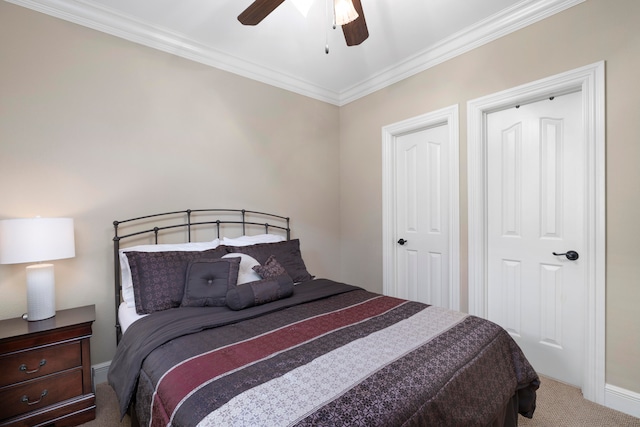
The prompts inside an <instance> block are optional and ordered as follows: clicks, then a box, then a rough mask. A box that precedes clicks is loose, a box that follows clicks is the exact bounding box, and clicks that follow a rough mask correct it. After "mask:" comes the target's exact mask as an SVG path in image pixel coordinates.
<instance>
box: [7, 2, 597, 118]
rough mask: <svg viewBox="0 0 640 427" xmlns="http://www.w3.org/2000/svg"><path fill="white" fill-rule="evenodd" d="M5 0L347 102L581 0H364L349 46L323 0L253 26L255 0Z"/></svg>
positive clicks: (281, 10)
mask: <svg viewBox="0 0 640 427" xmlns="http://www.w3.org/2000/svg"><path fill="white" fill-rule="evenodd" d="M6 1H9V2H11V3H15V4H18V5H21V6H25V7H28V8H30V9H34V10H37V11H40V12H44V13H46V14H49V15H52V16H55V17H58V18H62V19H65V20H68V21H71V22H75V23H78V24H81V25H84V26H87V27H90V28H93V29H96V30H99V31H103V32H105V33H109V34H112V35H115V36H118V37H122V38H124V39H127V40H131V41H134V42H136V43H140V44H143V45H146V46H150V47H153V48H156V49H160V50H162V51H165V52H169V53H172V54H175V55H179V56H182V57H185V58H188V59H192V60H195V61H198V62H201V63H204V64H207V65H210V66H213V67H216V68H220V69H223V70H226V71H230V72H232V73H236V74H239V75H242V76H245V77H248V78H251V79H254V80H258V81H261V82H264V83H267V84H270V85H274V86H277V87H281V88H284V89H287V90H290V91H293V92H296V93H300V94H302V95H306V96H309V97H312V98H316V99H320V100H322V101H325V102H329V103H332V104H335V105H344V104H346V103H348V102H351V101H353V100H355V99H358V98H360V97H362V96H364V95H367V94H369V93H372V92H374V91H376V90H378V89H381V88H383V87H385V86H388V85H390V84H392V83H395V82H397V81H399V80H402V79H404V78H406V77H408V76H411V75H413V74H415V73H417V72H420V71H423V70H425V69H427V68H429V67H432V66H434V65H436V64H438V63H440V62H443V61H445V60H447V59H450V58H452V57H454V56H456V55H459V54H461V53H464V52H466V51H468V50H470V49H473V48H475V47H478V46H480V45H482V44H484V43H487V42H490V41H491V40H494V39H496V38H498V37H501V36H503V35H506V34H508V33H510V32H512V31H515V30H518V29H520V28H522V27H525V26H527V25H529V24H532V23H534V22H537V21H539V20H541V19H544V18H546V17H548V16H551V15H553V14H555V13H557V12H560V11H562V10H565V9H566V8H568V7H571V6H573V5H575V4H577V3H580V2H582V1H584V0H362V7H363V9H364V14H365V17H366V21H367V26H368V28H369V38H368V39H367V40H365V41H364V43H362V44H361V45H359V46H352V47H347V46H346V44H345V42H344V37H343V35H342V31H341V29H340V28H339V27H338V29H336V30H333V29H331V27H330V23H329V22H327V17H326V8H327V7H326V6H327V0H286V1H285V2H284V3H282V4H281V5H280V6H279V7H278V8H277V9H276V10H275V11H273V12H272V13H271V14H270V15H269V16H267V18H265V19H264V20H263V21H262V22H261V23H260V24H258V25H257V26H254V27H251V26H244V25H242V24H240V23H239V22H238V20H237V16H238V15H239V14H240V13H241V12H242V11H243V10H244V9H245V8H246V7H248V6H249V5H250V4H251V3H252V2H253V0H178V1H176V0H6ZM296 4H298V6H296ZM305 5H306V7H308V13H307V15H306V17H305V16H304V15H303V13H301V11H300V10H299V7H304V6H305ZM327 42H328V44H329V50H330V51H329V54H326V53H325V44H326V43H327Z"/></svg>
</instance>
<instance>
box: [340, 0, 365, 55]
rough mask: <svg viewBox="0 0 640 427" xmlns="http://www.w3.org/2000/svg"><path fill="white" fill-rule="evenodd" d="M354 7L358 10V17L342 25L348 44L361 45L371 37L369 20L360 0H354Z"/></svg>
mask: <svg viewBox="0 0 640 427" xmlns="http://www.w3.org/2000/svg"><path fill="white" fill-rule="evenodd" d="M353 7H355V8H356V11H357V12H358V15H359V16H358V18H357V19H356V20H355V21H351V22H349V23H348V24H345V25H343V26H342V32H343V33H344V39H345V40H346V42H347V46H356V45H359V44H360V43H362V42H363V41H365V40H366V39H367V38H368V37H369V30H368V29H367V20H366V19H365V18H364V11H363V10H362V3H360V0H353Z"/></svg>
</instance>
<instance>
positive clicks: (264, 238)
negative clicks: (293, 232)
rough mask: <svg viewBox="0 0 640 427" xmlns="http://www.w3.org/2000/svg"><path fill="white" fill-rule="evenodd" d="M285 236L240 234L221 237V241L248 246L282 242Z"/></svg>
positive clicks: (227, 243)
mask: <svg viewBox="0 0 640 427" xmlns="http://www.w3.org/2000/svg"><path fill="white" fill-rule="evenodd" d="M285 240H287V239H286V237H284V236H279V235H277V234H257V235H255V236H240V237H236V238H233V239H229V238H228V237H223V238H222V243H223V244H225V245H228V246H248V245H255V244H257V243H276V242H284V241H285Z"/></svg>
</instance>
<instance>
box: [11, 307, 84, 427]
mask: <svg viewBox="0 0 640 427" xmlns="http://www.w3.org/2000/svg"><path fill="white" fill-rule="evenodd" d="M95 318H96V310H95V306H94V305H88V306H85V307H79V308H72V309H69V310H59V311H57V312H56V315H55V317H52V318H51V319H45V320H40V321H37V322H27V321H25V320H23V319H22V318H15V319H6V320H0V402H2V403H1V404H0V426H34V425H38V426H40V425H47V426H57V427H59V426H74V425H78V424H82V423H84V422H87V421H90V420H92V419H94V418H95V416H96V398H95V393H94V390H93V384H92V379H91V355H90V348H89V339H90V338H91V324H92V323H93V321H94V320H95Z"/></svg>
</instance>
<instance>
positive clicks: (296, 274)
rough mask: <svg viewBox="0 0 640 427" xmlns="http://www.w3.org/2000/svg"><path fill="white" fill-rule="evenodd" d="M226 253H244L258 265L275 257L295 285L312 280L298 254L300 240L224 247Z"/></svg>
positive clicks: (300, 255)
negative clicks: (256, 261)
mask: <svg viewBox="0 0 640 427" xmlns="http://www.w3.org/2000/svg"><path fill="white" fill-rule="evenodd" d="M225 247H226V248H227V252H231V253H244V254H247V255H251V256H252V257H254V258H255V259H256V260H258V262H259V263H260V264H264V263H266V262H267V260H268V259H269V257H270V256H271V255H273V256H275V257H276V258H277V260H278V262H279V263H280V265H282V267H284V269H285V270H286V271H287V274H288V275H289V276H290V277H291V279H293V281H294V282H295V283H298V282H304V281H307V280H311V279H313V276H312V275H311V274H309V272H308V271H307V267H306V266H305V264H304V261H303V260H302V254H301V253H300V240H299V239H293V240H286V241H284V242H278V243H259V244H256V245H251V246H225Z"/></svg>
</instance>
